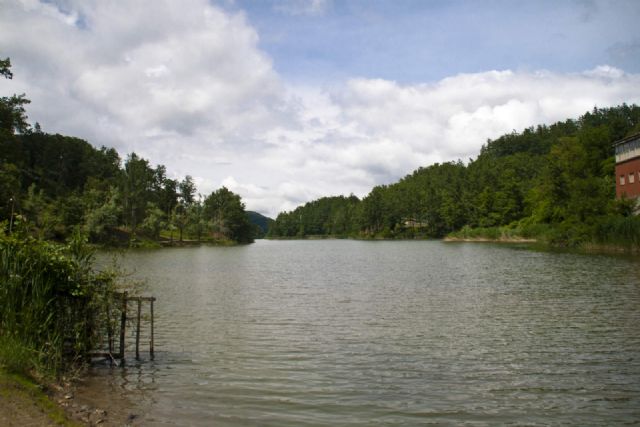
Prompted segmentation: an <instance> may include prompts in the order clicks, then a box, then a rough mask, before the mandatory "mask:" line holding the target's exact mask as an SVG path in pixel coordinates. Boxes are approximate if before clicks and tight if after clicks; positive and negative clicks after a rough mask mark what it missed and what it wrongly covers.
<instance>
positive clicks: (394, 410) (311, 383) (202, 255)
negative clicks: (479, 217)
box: [87, 240, 640, 426]
mask: <svg viewBox="0 0 640 427" xmlns="http://www.w3.org/2000/svg"><path fill="white" fill-rule="evenodd" d="M100 258H101V260H102V262H104V260H105V259H106V258H108V255H104V254H103V255H101V257H100ZM121 262H122V265H123V266H124V267H125V268H126V269H127V270H129V271H133V272H134V273H133V276H134V277H137V278H144V279H146V281H147V290H146V292H145V294H150V295H153V296H155V297H156V298H157V299H158V301H157V302H156V305H155V315H156V343H155V345H156V358H155V360H154V361H149V360H143V361H142V362H140V363H135V362H133V361H132V362H130V363H129V365H128V366H127V367H125V368H107V367H98V368H95V369H93V370H92V373H93V377H92V378H93V379H94V380H96V381H95V382H92V381H89V383H88V384H89V385H88V386H87V387H89V388H90V387H92V386H91V385H90V384H94V385H93V387H96V386H95V384H104V383H107V384H109V387H110V390H111V392H115V394H117V395H118V398H121V399H125V400H127V402H128V405H129V407H128V408H127V410H128V411H131V412H132V413H134V414H136V418H135V419H134V423H137V424H141V425H165V424H167V425H195V426H199V425H202V426H208V425H215V426H377V425H430V424H431V425H496V424H514V425H549V424H552V425H558V424H565V425H581V426H582V425H615V424H625V423H632V424H633V423H640V261H639V260H638V258H637V257H635V258H629V257H626V258H625V257H610V256H590V255H578V254H567V253H550V252H537V251H532V250H527V249H524V248H519V247H517V246H509V245H493V244H467V243H443V242H437V241H429V242H425V241H415V242H413V241H411V242H409V241H401V242H368V241H349V240H325V241H258V242H256V243H255V244H253V245H248V246H238V247H227V248H218V247H206V246H203V247H197V248H176V249H162V250H154V251H140V252H137V251H134V252H128V253H126V254H125V255H124V257H123V258H122V259H121ZM143 348H144V347H143ZM142 355H143V359H148V355H147V354H146V353H145V352H143V353H142ZM107 398H108V397H105V399H107Z"/></svg>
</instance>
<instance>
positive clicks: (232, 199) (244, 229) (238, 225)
mask: <svg viewBox="0 0 640 427" xmlns="http://www.w3.org/2000/svg"><path fill="white" fill-rule="evenodd" d="M204 216H205V218H207V220H208V222H209V224H210V226H211V230H212V232H213V233H214V235H218V236H222V237H223V238H226V239H229V240H234V241H236V242H239V243H250V242H252V241H253V236H252V232H251V230H252V227H251V223H250V222H249V218H248V217H247V213H246V211H245V209H244V203H242V201H241V199H240V196H238V195H237V194H234V193H232V192H231V191H229V190H228V189H227V188H226V187H222V188H221V189H219V190H217V191H214V192H212V193H211V194H210V195H209V196H208V197H207V198H206V199H205V200H204Z"/></svg>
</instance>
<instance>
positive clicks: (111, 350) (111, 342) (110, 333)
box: [107, 305, 113, 354]
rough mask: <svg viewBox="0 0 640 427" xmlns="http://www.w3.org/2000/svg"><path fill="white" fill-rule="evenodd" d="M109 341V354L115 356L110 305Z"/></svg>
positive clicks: (108, 308)
mask: <svg viewBox="0 0 640 427" xmlns="http://www.w3.org/2000/svg"><path fill="white" fill-rule="evenodd" d="M107 340H108V341H109V354H113V328H112V325H111V306H110V305H107Z"/></svg>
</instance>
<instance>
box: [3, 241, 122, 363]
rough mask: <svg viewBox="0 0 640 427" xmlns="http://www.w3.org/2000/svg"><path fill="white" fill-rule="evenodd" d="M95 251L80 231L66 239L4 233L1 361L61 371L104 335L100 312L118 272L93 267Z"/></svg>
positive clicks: (110, 294) (112, 288)
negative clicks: (101, 332)
mask: <svg viewBox="0 0 640 427" xmlns="http://www.w3.org/2000/svg"><path fill="white" fill-rule="evenodd" d="M92 256H93V253H92V251H91V250H90V249H89V248H88V247H87V245H86V243H85V239H84V236H83V235H82V234H81V233H80V232H79V231H76V232H75V233H74V235H73V236H72V239H71V240H70V241H69V243H67V244H64V245H61V244H56V243H52V242H46V241H43V240H37V239H35V238H33V237H24V236H18V235H16V234H14V235H11V236H8V235H4V234H2V235H0V306H2V308H3V309H2V311H1V312H0V348H1V350H0V363H1V364H2V365H4V366H5V368H9V369H12V370H17V371H23V372H25V371H30V370H34V369H35V370H39V371H42V372H49V373H55V372H59V371H60V370H61V369H63V368H64V366H66V365H65V364H66V363H67V362H69V361H70V360H74V359H77V358H79V357H82V356H84V355H85V354H86V352H87V351H89V350H90V349H91V348H92V346H93V344H94V343H95V340H96V339H97V338H98V334H97V331H98V330H99V328H100V322H101V321H102V320H103V319H102V318H101V317H100V316H98V315H97V313H101V312H104V311H103V310H100V307H103V305H104V304H105V303H108V302H109V300H110V299H111V298H112V291H113V290H114V277H113V275H111V274H109V273H95V272H94V271H93V270H92V269H91V263H92Z"/></svg>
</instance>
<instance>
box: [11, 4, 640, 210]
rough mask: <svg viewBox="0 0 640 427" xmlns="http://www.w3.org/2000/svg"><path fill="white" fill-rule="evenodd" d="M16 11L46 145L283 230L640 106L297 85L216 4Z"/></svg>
mask: <svg viewBox="0 0 640 427" xmlns="http://www.w3.org/2000/svg"><path fill="white" fill-rule="evenodd" d="M301 4H302V3H301ZM305 4H306V3H305ZM318 4H320V3H318ZM0 5H1V7H2V10H3V12H2V14H0V51H1V52H2V56H10V57H11V59H12V62H13V64H14V70H13V71H14V75H15V78H14V80H13V81H4V82H0V84H1V85H2V86H0V90H1V91H2V94H3V95H5V94H10V93H21V92H26V93H27V95H28V97H29V98H30V99H32V101H33V102H32V104H31V105H30V106H29V115H30V117H31V119H32V120H34V121H39V122H40V123H41V124H42V126H43V129H44V130H46V131H48V132H60V133H64V134H68V135H74V136H79V137H82V138H85V139H87V140H89V141H90V142H92V143H93V144H95V145H98V146H99V145H102V144H104V145H110V146H115V147H116V148H117V149H118V150H119V152H120V153H121V154H122V155H123V156H124V155H125V154H126V153H128V152H131V151H133V150H135V151H136V152H138V154H140V155H142V156H144V157H146V158H149V159H150V160H151V161H152V163H162V164H165V165H166V166H167V168H168V170H169V172H170V173H173V174H175V176H176V177H180V178H181V177H182V176H184V175H186V174H191V175H193V176H194V178H195V180H196V183H197V185H198V189H199V191H200V192H201V193H203V194H204V193H208V192H210V191H212V190H214V189H216V188H218V187H219V186H221V185H226V186H227V187H228V188H229V189H231V190H232V191H236V192H238V193H239V194H241V195H242V197H243V199H244V200H245V202H246V205H247V207H248V208H249V209H253V210H258V211H260V212H263V213H266V214H269V215H275V214H277V212H278V211H281V210H284V209H292V208H294V207H295V206H297V205H298V204H301V203H304V202H306V201H308V200H311V199H314V198H317V197H321V196H325V195H337V194H345V195H348V194H349V193H355V194H357V195H359V196H363V195H365V194H366V193H368V191H369V190H370V189H371V187H373V186H374V185H376V184H381V183H390V182H394V181H396V180H397V179H399V178H400V177H402V176H404V175H405V174H407V173H410V172H412V171H413V170H414V169H416V168H417V167H419V166H425V165H428V164H431V163H434V162H443V161H448V160H456V159H458V158H460V159H463V160H466V159H468V158H469V157H475V156H476V155H477V154H478V152H479V149H480V147H481V145H482V144H483V143H485V142H486V140H487V138H496V137H498V136H500V135H502V134H504V133H506V132H511V131H512V130H514V129H515V130H522V129H523V128H524V127H528V126H532V125H536V124H539V123H552V122H554V121H557V120H564V119H566V118H570V117H577V116H579V115H581V114H582V113H584V112H585V111H587V110H590V109H592V108H593V107H594V106H596V105H597V106H599V107H604V106H611V105H617V104H619V103H622V102H627V103H640V75H636V74H627V73H625V72H623V71H622V70H619V69H616V68H613V67H609V66H600V67H597V68H595V69H593V70H589V71H585V72H583V73H574V74H559V73H553V72H548V71H536V72H528V71H511V70H503V71H487V72H483V73H475V74H460V75H455V76H450V77H448V78H446V79H443V80H441V81H438V82H431V83H424V84H405V85H403V84H398V83H396V82H393V81H388V80H382V79H364V78H358V79H352V80H349V81H347V82H336V83H335V85H334V86H332V87H329V88H327V87H316V86H300V85H292V84H288V83H287V82H285V81H283V80H282V78H281V77H280V76H279V75H278V74H277V73H276V71H275V70H274V68H273V66H272V64H271V60H270V58H268V57H267V56H266V55H265V54H264V53H263V52H261V51H260V49H259V47H258V40H259V35H258V34H257V33H256V31H255V30H254V29H253V28H252V27H251V26H250V25H249V24H248V22H247V21H246V19H245V17H244V15H243V14H242V13H232V14H230V13H227V12H224V11H222V10H221V9H218V8H216V7H215V6H212V5H211V4H210V3H209V2H208V1H206V0H185V1H183V2H179V3H178V2H152V3H148V2H144V1H126V2H125V1H123V2H115V1H114V2H102V1H82V2H80V1H78V2H77V3H76V2H67V3H65V7H64V8H62V7H59V8H57V7H55V6H54V5H53V4H50V3H47V4H42V3H38V2H35V1H33V0H29V1H27V0H24V1H20V2H19V1H8V0H0ZM311 5H313V4H311ZM307 6H308V4H307ZM318 7H319V6H318ZM25 28H29V29H30V31H25V30H24V29H25Z"/></svg>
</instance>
